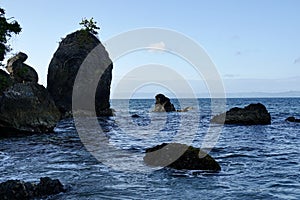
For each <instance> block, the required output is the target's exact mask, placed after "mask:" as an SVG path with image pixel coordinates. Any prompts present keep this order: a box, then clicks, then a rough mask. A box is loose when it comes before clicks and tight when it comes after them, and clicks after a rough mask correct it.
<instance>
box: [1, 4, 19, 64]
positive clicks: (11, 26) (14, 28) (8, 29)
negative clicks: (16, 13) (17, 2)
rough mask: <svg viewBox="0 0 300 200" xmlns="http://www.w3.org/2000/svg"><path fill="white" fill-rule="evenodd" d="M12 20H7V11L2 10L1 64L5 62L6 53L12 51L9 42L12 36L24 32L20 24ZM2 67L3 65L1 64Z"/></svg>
mask: <svg viewBox="0 0 300 200" xmlns="http://www.w3.org/2000/svg"><path fill="white" fill-rule="evenodd" d="M12 19H13V18H6V17H5V10H4V9H3V8H0V62H1V61H3V60H4V57H5V55H6V53H8V52H9V51H11V47H10V45H8V44H7V42H8V40H9V39H10V38H11V36H12V34H19V33H20V32H21V30H22V28H21V27H20V24H19V23H18V22H17V21H15V20H12ZM0 65H2V64H1V63H0Z"/></svg>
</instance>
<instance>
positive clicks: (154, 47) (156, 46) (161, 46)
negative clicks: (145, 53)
mask: <svg viewBox="0 0 300 200" xmlns="http://www.w3.org/2000/svg"><path fill="white" fill-rule="evenodd" d="M148 48H149V51H151V52H154V51H166V50H167V49H166V44H165V43H164V42H163V41H161V42H158V43H153V44H150V45H149V47H148Z"/></svg>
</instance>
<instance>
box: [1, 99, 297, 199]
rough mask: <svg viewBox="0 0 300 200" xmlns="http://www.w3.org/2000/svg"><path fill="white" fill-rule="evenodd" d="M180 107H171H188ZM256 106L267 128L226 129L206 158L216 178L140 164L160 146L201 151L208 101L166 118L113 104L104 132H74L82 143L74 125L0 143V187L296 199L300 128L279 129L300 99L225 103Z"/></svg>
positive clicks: (109, 195)
mask: <svg viewBox="0 0 300 200" xmlns="http://www.w3.org/2000/svg"><path fill="white" fill-rule="evenodd" d="M183 102H184V103H183V104H181V105H179V103H180V102H176V103H175V107H177V108H179V107H182V108H183V107H185V106H190V104H193V102H192V101H191V100H183ZM256 102H261V103H263V104H264V105H265V106H266V107H267V109H268V110H269V112H270V113H271V116H272V125H265V126H261V125H260V126H233V125H230V126H224V127H223V128H222V132H221V134H220V137H219V140H218V142H217V144H216V146H215V147H214V148H213V149H212V151H211V152H210V155H211V156H213V157H214V158H215V159H216V160H217V161H218V162H219V163H220V165H221V168H222V170H221V172H219V173H210V172H201V171H176V170H170V169H161V168H160V169H159V168H150V167H148V166H145V165H144V163H143V162H142V158H143V156H144V150H145V148H147V147H151V146H154V145H156V144H160V143H162V142H172V141H177V142H180V141H181V142H182V143H189V144H193V146H196V147H201V145H202V143H203V141H204V136H205V135H206V133H207V131H208V130H209V127H210V126H209V119H210V117H211V108H210V105H211V103H210V100H209V99H199V110H197V109H194V110H191V111H189V112H186V113H171V114H166V113H152V112H150V110H151V106H153V103H154V102H153V100H130V101H129V102H128V101H126V100H114V101H113V102H112V107H113V108H115V110H116V116H115V117H112V118H108V119H100V120H99V122H100V124H101V125H102V126H103V130H104V131H101V130H100V131H99V130H87V129H85V128H86V127H83V128H84V129H80V128H79V129H78V133H79V135H80V137H81V139H82V140H80V137H79V136H78V134H77V131H76V129H75V126H74V122H73V121H72V120H64V121H61V122H60V124H59V125H58V126H57V128H56V129H55V133H54V134H41V135H32V136H28V137H19V138H5V139H1V140H0V171H1V177H0V182H2V181H5V180H8V179H21V180H25V181H35V182H37V181H38V179H39V178H40V177H42V176H49V177H51V178H58V179H60V180H61V182H62V183H63V184H64V185H66V187H67V188H68V191H67V193H65V194H59V195H55V196H52V197H50V198H49V199H193V198H201V199H300V151H299V150H300V139H299V135H300V123H298V124H297V123H288V122H285V121H284V119H285V118H287V117H288V116H296V117H298V118H300V107H299V104H300V99H299V98H290V99H287V98H278V99H267V98H266V99H228V100H227V109H228V108H231V107H234V106H239V107H243V106H246V105H248V104H249V103H256ZM194 107H195V105H194ZM132 114H138V115H140V116H141V117H140V118H131V115H132ZM89 120H90V119H82V120H80V121H79V123H81V124H88V123H89ZM77 128H78V127H77ZM212 128H214V126H212ZM85 137H87V138H88V139H90V140H85V139H86V138H85ZM99 139H106V140H105V142H103V141H102V140H99ZM82 141H85V142H82ZM87 141H88V143H87ZM101 141H102V142H103V143H102V142H101ZM83 143H84V144H83ZM90 144H92V145H90ZM95 144H96V145H95ZM97 144H98V146H97ZM88 150H89V151H88ZM91 150H92V153H90V151H91ZM94 156H96V158H98V160H97V159H96V158H95V157H94ZM99 160H100V161H101V162H99Z"/></svg>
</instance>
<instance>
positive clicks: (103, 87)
mask: <svg viewBox="0 0 300 200" xmlns="http://www.w3.org/2000/svg"><path fill="white" fill-rule="evenodd" d="M95 47H97V48H100V49H102V51H101V52H102V54H101V55H98V56H99V57H100V61H101V62H99V63H97V65H98V67H99V69H101V70H104V73H103V74H102V76H101V78H100V81H99V82H98V87H97V92H96V94H95V95H94V96H95V106H94V107H96V113H97V115H99V116H100V115H111V114H112V112H111V110H110V103H109V96H110V84H111V79H112V67H113V64H112V61H111V60H110V58H109V56H108V53H107V52H106V51H105V48H104V46H103V45H102V44H101V43H100V41H99V40H98V38H97V37H95V36H94V35H93V34H91V33H89V32H88V31H85V30H79V31H76V32H74V33H71V34H69V35H67V36H66V38H64V39H63V40H62V41H61V42H60V45H59V47H58V49H57V51H56V52H55V54H54V56H53V58H52V60H51V62H50V65H49V69H48V77H47V89H48V91H49V92H50V94H51V95H52V97H53V99H54V101H55V104H56V106H57V107H58V108H59V110H60V111H61V113H62V114H63V115H64V116H65V117H67V116H68V115H69V114H70V113H71V111H72V92H73V85H74V81H75V78H76V75H77V72H78V70H79V68H80V66H81V64H82V63H83V61H84V60H85V58H86V57H87V56H88V54H89V53H90V52H91V51H92V50H93V49H94V48H95ZM89 73H96V72H95V71H91V72H89ZM83 81H89V77H86V80H83ZM85 84H86V83H85ZM86 93H87V91H85V90H83V91H82V96H83V98H91V97H90V95H88V96H85V94H86ZM83 107H84V105H83ZM87 107H88V106H87ZM69 116H70V115H69Z"/></svg>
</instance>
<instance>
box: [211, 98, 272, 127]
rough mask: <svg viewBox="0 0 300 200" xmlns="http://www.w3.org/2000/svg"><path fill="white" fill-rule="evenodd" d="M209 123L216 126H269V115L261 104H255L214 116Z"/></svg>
mask: <svg viewBox="0 0 300 200" xmlns="http://www.w3.org/2000/svg"><path fill="white" fill-rule="evenodd" d="M224 119H225V121H224ZM211 122H212V123H218V124H223V123H224V124H240V125H266V124H271V115H270V113H269V112H268V110H267V109H266V107H265V106H264V105H263V104H261V103H257V104H250V105H248V106H246V107H244V108H237V107H235V108H232V109H230V110H229V111H227V112H226V113H222V114H219V115H216V116H214V117H213V118H212V120H211Z"/></svg>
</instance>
